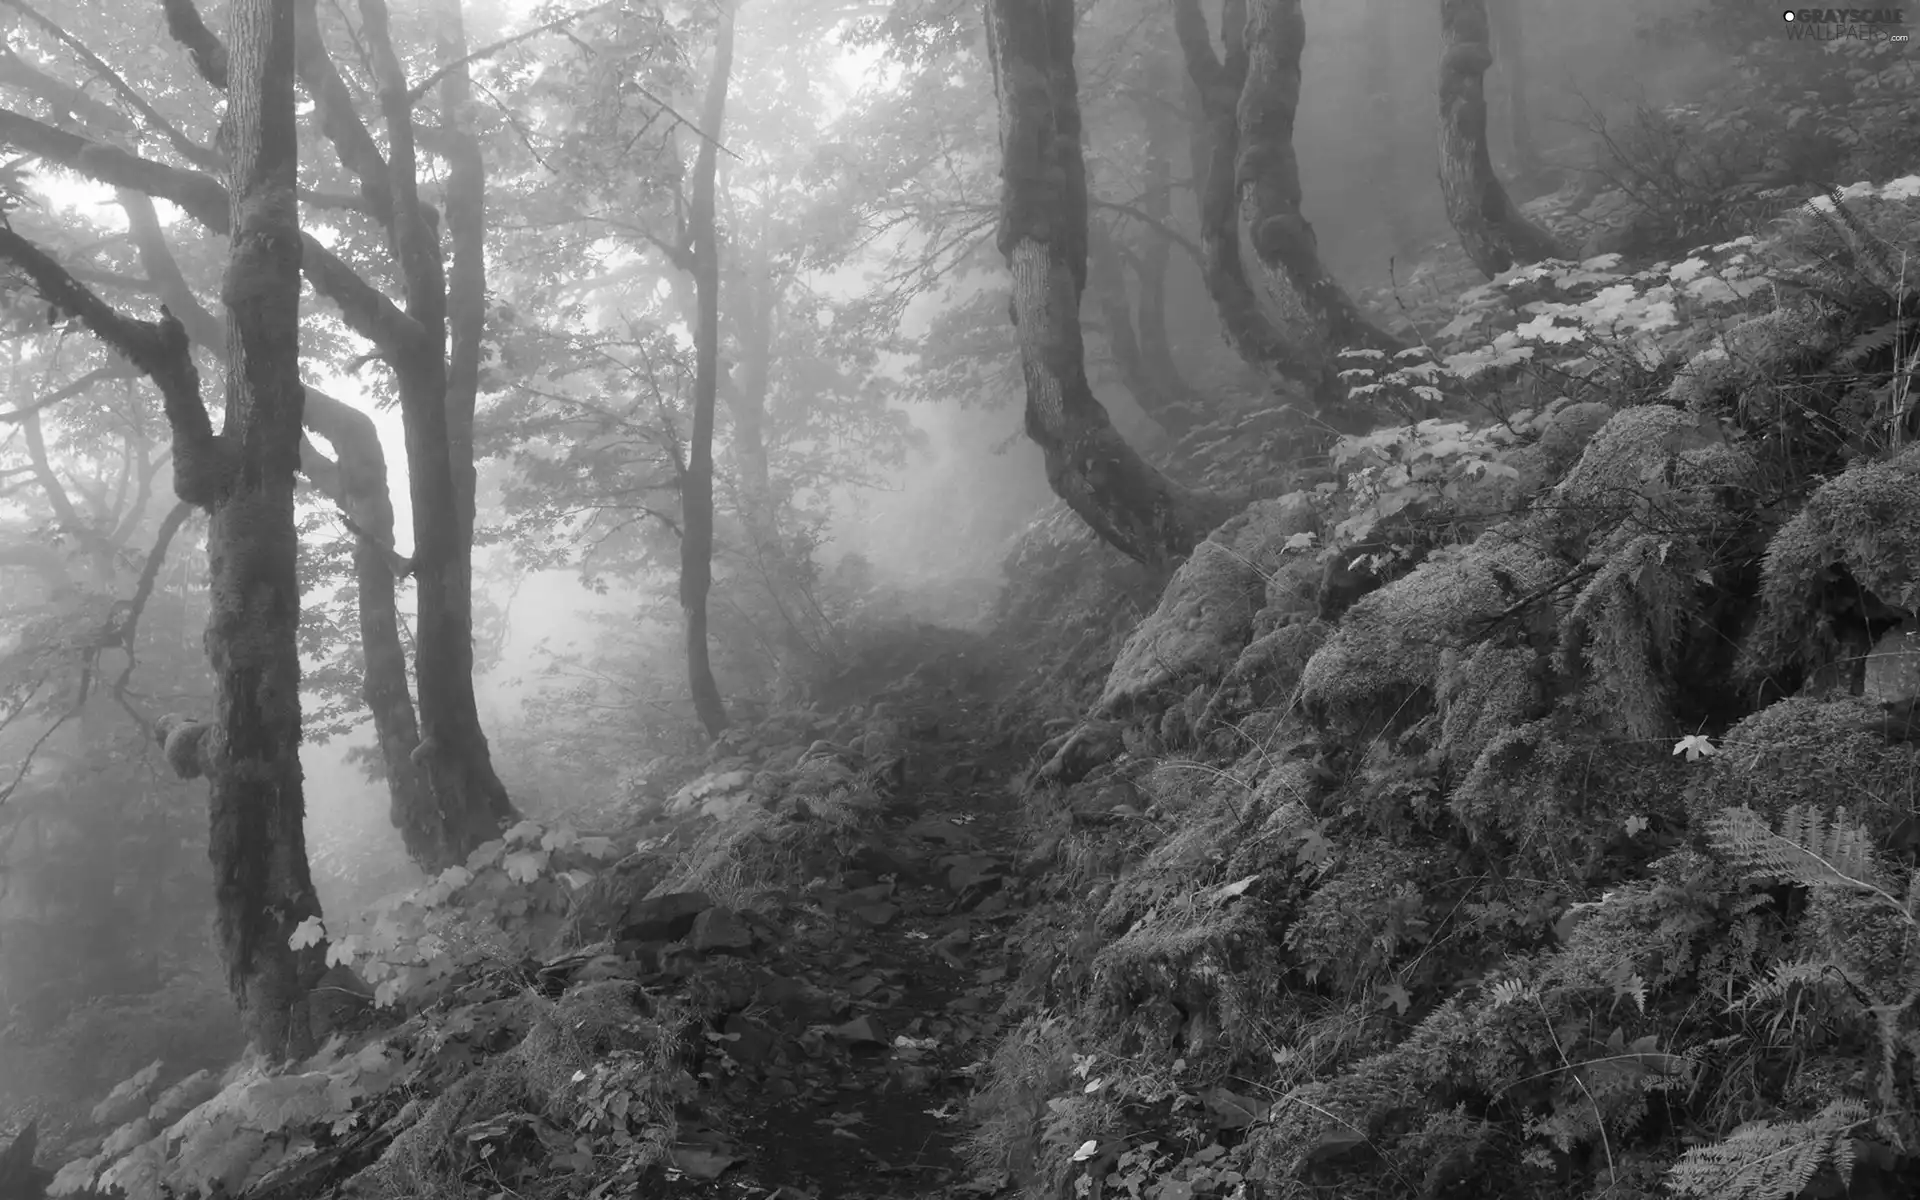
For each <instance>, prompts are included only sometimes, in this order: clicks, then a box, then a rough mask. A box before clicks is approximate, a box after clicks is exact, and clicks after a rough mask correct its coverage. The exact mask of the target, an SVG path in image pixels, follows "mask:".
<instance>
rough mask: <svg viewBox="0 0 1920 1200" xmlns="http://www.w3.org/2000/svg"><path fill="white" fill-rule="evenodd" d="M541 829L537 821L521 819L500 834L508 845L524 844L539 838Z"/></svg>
mask: <svg viewBox="0 0 1920 1200" xmlns="http://www.w3.org/2000/svg"><path fill="white" fill-rule="evenodd" d="M541 833H542V830H541V828H540V823H539V822H538V821H521V822H520V823H519V824H517V825H515V826H514V827H513V828H512V829H509V830H507V831H506V832H505V833H504V834H501V835H500V836H502V837H503V838H505V839H506V841H507V844H508V845H509V846H515V845H519V846H525V845H531V844H533V843H536V842H538V841H539V840H540V837H541Z"/></svg>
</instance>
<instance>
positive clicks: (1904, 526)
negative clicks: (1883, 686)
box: [1741, 448, 1920, 677]
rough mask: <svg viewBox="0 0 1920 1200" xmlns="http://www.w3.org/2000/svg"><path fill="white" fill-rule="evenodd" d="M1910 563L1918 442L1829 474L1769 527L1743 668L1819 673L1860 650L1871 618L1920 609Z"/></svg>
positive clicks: (1916, 560) (1918, 546)
mask: <svg viewBox="0 0 1920 1200" xmlns="http://www.w3.org/2000/svg"><path fill="white" fill-rule="evenodd" d="M1916 572H1920V448H1916V449H1911V450H1908V451H1907V452H1906V453H1904V454H1902V455H1901V456H1900V457H1898V458H1896V459H1894V460H1892V461H1891V462H1880V463H1871V464H1867V465H1865V466H1858V467H1855V468H1853V469H1852V470H1850V471H1847V472H1846V473H1845V474H1842V475H1840V476H1839V477H1837V478H1835V479H1832V480H1829V481H1828V482H1827V483H1826V484H1825V485H1823V486H1822V487H1821V488H1820V489H1819V490H1818V491H1816V492H1815V493H1814V494H1813V496H1812V497H1811V498H1810V499H1809V500H1808V501H1807V503H1806V506H1805V507H1803V508H1802V509H1801V510H1800V511H1799V512H1798V513H1796V514H1795V515H1794V517H1793V519H1792V520H1791V521H1788V522H1787V524H1786V525H1785V526H1783V527H1782V528H1781V530H1780V532H1779V533H1778V534H1776V535H1775V536H1774V539H1773V542H1772V544H1771V545H1769V546H1768V547H1767V556H1766V562H1765V564H1764V566H1763V567H1762V573H1761V588H1760V618H1759V620H1758V622H1757V623H1756V624H1755V626H1754V629H1753V633H1752V635H1751V636H1750V637H1749V638H1748V640H1747V646H1746V653H1745V655H1744V656H1743V660H1742V664H1741V665H1742V667H1743V669H1744V672H1745V673H1746V674H1747V675H1749V676H1750V677H1757V676H1763V675H1767V674H1771V673H1775V672H1793V671H1802V672H1808V673H1818V672H1820V671H1822V670H1823V669H1826V668H1830V667H1833V666H1834V665H1836V664H1838V663H1840V662H1841V660H1842V659H1850V658H1856V657H1858V656H1860V655H1864V654H1865V653H1866V651H1867V648H1868V644H1869V641H1870V632H1871V631H1872V630H1873V627H1874V625H1875V623H1879V624H1881V625H1893V624H1898V623H1899V622H1900V621H1902V620H1904V619H1907V618H1910V617H1911V616H1912V615H1913V614H1914V613H1915V612H1920V574H1916Z"/></svg>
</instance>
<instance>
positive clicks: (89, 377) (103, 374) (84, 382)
mask: <svg viewBox="0 0 1920 1200" xmlns="http://www.w3.org/2000/svg"><path fill="white" fill-rule="evenodd" d="M129 378H132V376H131V375H129V373H128V372H127V370H126V369H125V368H124V367H118V366H114V367H96V368H94V369H93V370H91V371H88V372H87V373H86V374H85V375H82V376H81V377H80V378H78V379H76V380H73V381H72V382H71V383H68V384H66V385H64V386H62V387H60V388H57V389H55V390H54V391H51V392H48V393H47V394H46V395H44V396H42V397H41V398H40V399H38V400H35V401H34V402H33V403H32V404H24V405H22V406H20V407H19V408H15V409H10V410H8V411H6V412H0V421H5V422H9V423H14V422H19V421H25V420H26V419H28V418H29V417H31V416H33V415H34V414H35V413H37V412H39V411H40V410H41V409H43V408H51V407H52V406H53V405H56V404H58V403H60V402H61V401H62V400H68V399H71V398H73V397H74V396H78V395H80V394H82V393H83V392H86V391H89V390H91V389H92V387H93V385H94V384H96V383H105V382H108V381H109V380H114V379H129Z"/></svg>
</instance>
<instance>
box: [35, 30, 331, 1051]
mask: <svg viewBox="0 0 1920 1200" xmlns="http://www.w3.org/2000/svg"><path fill="white" fill-rule="evenodd" d="M231 30H232V33H231V40H230V45H229V48H228V51H227V56H226V59H225V61H224V62H223V63H222V67H223V72H222V73H223V75H224V76H225V77H226V79H227V81H228V82H229V94H230V103H229V110H228V117H227V119H226V122H225V123H224V134H225V137H224V140H225V142H226V144H227V154H228V161H229V166H228V186H227V195H228V196H230V197H231V202H230V206H229V209H228V218H227V222H226V224H227V226H228V228H229V229H230V231H231V251H230V259H229V266H228V270H227V277H226V283H225V286H224V287H223V289H222V294H221V300H222V304H223V306H224V307H225V308H226V309H227V313H228V337H227V371H226V380H227V406H226V420H225V425H224V428H223V430H222V431H221V432H220V433H219V434H215V433H214V432H213V428H212V422H211V420H210V418H209V416H208V413H207V409H206V405H205V403H204V401H203V400H202V398H201V393H200V380H199V372H198V370H197V369H196V368H195V366H194V364H193V358H192V350H191V344H190V342H189V340H188V337H187V334H186V331H185V329H184V327H183V326H182V325H181V323H180V322H179V320H177V319H176V318H174V317H173V316H172V315H171V314H170V313H168V312H166V310H164V309H163V310H162V314H161V319H160V320H159V321H157V322H150V321H143V320H138V319H135V318H130V317H127V316H125V315H123V314H121V313H120V312H118V311H117V310H115V309H114V308H112V307H111V306H109V305H107V304H106V303H104V302H103V301H101V300H100V299H99V298H98V297H97V296H96V295H94V294H93V292H92V291H90V290H89V289H88V288H87V287H86V286H85V285H83V284H81V283H80V282H78V281H77V280H75V279H74V278H73V276H72V275H71V274H70V273H68V272H67V271H66V270H65V269H63V268H62V267H61V266H60V265H59V264H58V263H56V262H55V261H54V260H53V259H52V258H51V257H49V256H48V255H47V254H45V253H44V252H43V251H41V250H40V249H39V248H38V247H37V246H35V245H33V244H32V243H31V242H29V241H27V240H26V239H25V238H23V237H21V236H20V235H19V234H17V233H14V232H13V231H12V230H11V229H7V230H4V231H0V254H4V255H5V257H6V258H8V259H9V260H11V261H12V262H13V263H14V264H15V266H17V267H18V268H19V269H20V270H21V272H22V273H23V274H24V275H25V276H26V277H27V278H28V279H29V280H31V281H32V283H33V285H34V287H35V289H36V290H37V291H38V292H39V293H40V294H41V295H42V296H43V297H44V298H45V299H46V300H47V301H48V303H49V304H51V305H53V306H54V307H55V308H57V309H58V310H60V311H63V312H69V313H73V314H75V315H76V316H77V317H78V318H79V319H80V320H82V321H83V322H85V324H86V325H87V326H88V328H90V329H91V330H92V331H93V332H94V333H95V334H96V335H97V336H98V337H100V338H101V340H102V341H104V342H106V343H107V344H109V345H111V346H112V347H113V348H114V349H115V350H117V351H118V352H119V353H120V354H122V355H123V356H124V357H126V358H127V359H128V360H129V361H131V362H132V363H133V364H134V365H135V366H136V367H138V368H139V369H140V370H141V371H143V372H144V373H145V374H147V375H148V376H149V377H150V378H151V379H152V380H153V382H154V383H155V385H156V386H157V387H158V388H159V389H160V392H161V397H162V400H163V404H164V408H165V411H166V415H167V422H168V425H169V427H170V428H171V429H172V431H173V436H174V448H173V458H174V490H175V492H176V494H178V495H179V497H180V499H181V500H183V501H185V502H186V503H188V504H192V505H195V506H197V507H201V508H205V509H206V510H207V511H208V513H209V514H210V518H211V520H210V523H209V528H208V560H209V565H210V567H211V574H212V580H211V589H210V590H211V596H212V603H211V609H210V615H209V619H208V624H207V655H208V659H209V661H210V663H211V665H212V667H213V671H214V676H215V712H214V718H213V720H212V721H208V722H202V721H192V720H183V719H180V718H178V717H171V716H170V717H166V718H162V719H161V721H160V722H158V724H157V726H156V732H157V733H158V734H159V735H160V736H161V737H162V738H164V739H165V744H166V749H167V758H168V761H169V762H170V764H171V765H172V766H173V767H174V768H175V770H176V771H177V772H178V773H179V774H181V775H182V776H185V777H188V778H194V777H199V776H205V777H206V778H207V779H208V781H209V785H210V796H209V814H210V821H209V826H210V829H211V837H210V842H209V856H210V857H211V859H212V861H213V865H214V909H215V929H216V936H217V940H218V943H219V948H220V953H221V958H222V961H223V964H224V966H225V968H226V972H227V984H228V988H229V990H230V991H231V992H232V994H233V997H234V1000H235V1002H236V1004H237V1005H238V1007H239V1009H240V1016H241V1021H242V1024H243V1026H244V1027H245V1029H246V1031H247V1034H248V1036H249V1038H250V1040H251V1041H252V1042H253V1043H254V1045H256V1046H257V1047H258V1048H259V1049H260V1050H262V1051H263V1052H265V1053H267V1054H268V1055H270V1056H272V1057H275V1058H284V1057H295V1056H299V1055H302V1054H305V1053H307V1052H308V1051H309V1050H310V1048H311V1045H312V1029H311V1027H310V1024H309V1022H308V1019H307V1014H306V1008H305V999H306V994H307V989H308V988H309V986H310V985H311V984H312V982H313V981H314V980H315V979H317V978H318V977H319V973H320V970H319V968H320V966H321V960H320V958H319V954H318V951H317V948H311V947H310V948H308V949H306V950H304V951H301V950H295V949H293V948H292V947H291V945H290V944H289V943H290V938H291V936H292V934H293V931H294V929H295V927H297V926H298V925H299V924H300V923H301V922H302V921H304V920H306V919H307V918H309V917H316V916H318V915H319V902H318V899H317V898H316V897H315V895H314V891H313V884H312V881H311V879H310V878H309V874H308V866H307V854H306V840H305V830H304V820H305V816H306V810H305V799H304V796H303V794H302V789H301V774H300V757H299V747H300V657H299V648H298V642H297V626H298V621H299V612H300V587H299V579H298V574H297V570H296V562H295V560H296V557H297V553H298V545H297V541H296V538H295V535H294V524H293V490H294V473H295V470H296V469H297V467H298V464H299V454H300V412H301V404H302V392H301V387H300V382H299V374H298V371H299V298H300V267H301V259H302V249H301V235H300V231H299V225H298V221H297V215H296V199H295V189H296V184H297V175H296V164H297V146H298V141H297V138H296V137H295V126H294V102H293V70H292V68H293V59H294V23H293V14H292V12H291V10H290V9H289V8H288V7H287V6H286V5H285V4H284V3H278V2H276V0H235V3H234V4H233V6H232V9H231Z"/></svg>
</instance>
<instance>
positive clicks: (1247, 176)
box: [1174, 0, 1404, 416]
mask: <svg viewBox="0 0 1920 1200" xmlns="http://www.w3.org/2000/svg"><path fill="white" fill-rule="evenodd" d="M1174 17H1175V27H1176V30H1177V32H1178V34H1179V37H1180V45H1181V47H1182V49H1183V51H1184V52H1185V55H1186V60H1187V69H1188V72H1189V74H1191V76H1192V78H1193V81H1194V83H1195V85H1196V86H1197V87H1198V88H1199V91H1200V96H1201V110H1202V113H1203V115H1204V117H1205V119H1206V133H1207V138H1208V141H1209V143H1210V145H1211V154H1210V156H1209V159H1208V163H1207V175H1206V183H1205V185H1204V187H1205V193H1204V194H1205V199H1204V201H1203V204H1202V221H1201V233H1202V240H1203V242H1204V243H1205V244H1206V245H1207V246H1208V253H1207V259H1208V264H1209V270H1208V273H1207V283H1208V290H1209V291H1211V292H1212V293H1213V296H1214V300H1215V303H1216V304H1218V305H1219V307H1220V313H1221V319H1222V321H1223V322H1225V323H1226V324H1227V325H1228V328H1229V329H1230V330H1233V329H1238V330H1239V331H1240V335H1239V336H1238V337H1235V338H1233V339H1232V340H1233V342H1234V348H1235V349H1237V350H1239V351H1240V353H1241V355H1242V357H1245V358H1246V359H1247V361H1248V362H1250V363H1252V364H1254V365H1255V366H1259V367H1263V368H1265V369H1266V370H1268V371H1269V372H1270V373H1271V374H1272V375H1274V376H1276V377H1286V378H1292V379H1296V380H1298V381H1300V382H1302V383H1304V384H1306V385H1307V386H1308V387H1309V389H1310V390H1311V391H1312V393H1313V396H1314V399H1315V406H1316V408H1318V409H1319V411H1320V413H1321V414H1322V415H1323V416H1332V415H1334V414H1335V412H1336V410H1338V409H1339V408H1340V407H1341V406H1342V405H1343V404H1344V402H1345V399H1346V389H1345V387H1344V386H1343V385H1342V384H1341V383H1340V380H1339V376H1338V375H1337V374H1336V373H1335V370H1334V367H1333V363H1334V357H1335V353H1336V352H1338V351H1340V350H1348V349H1369V350H1381V351H1385V352H1387V353H1392V352H1394V351H1397V350H1400V349H1403V348H1404V343H1403V342H1401V341H1400V339H1398V338H1396V337H1394V336H1393V335H1391V334H1389V333H1387V332H1386V331H1385V330H1384V329H1382V328H1380V327H1379V326H1378V325H1376V324H1375V323H1374V322H1373V320H1372V319H1371V318H1369V317H1368V316H1367V315H1366V313H1365V312H1363V311H1362V310H1361V308H1360V306H1359V305H1357V304H1355V303H1354V301H1353V299H1352V297H1350V296H1349V295H1347V292H1346V289H1344V288H1343V287H1341V286H1340V283H1339V281H1338V280H1336V279H1334V278H1333V276H1332V275H1331V274H1329V273H1328V271H1327V269H1326V267H1325V265H1324V264H1322V263H1321V261H1320V253H1319V249H1318V245H1317V241H1316V239H1315V237H1314V233H1313V227H1312V226H1311V225H1310V224H1308V223H1307V220H1306V218H1305V217H1304V216H1303V215H1302V214H1301V212H1300V164H1299V161H1298V159H1297V157H1296V156H1295V154H1294V150H1293V127H1294V118H1295V115H1296V114H1297V112H1298V110H1299V107H1300V56H1301V53H1302V51H1303V50H1304V49H1305V46H1306V20H1305V17H1304V15H1303V14H1302V12H1301V5H1300V3H1299V0H1228V2H1227V4H1226V6H1225V8H1224V10H1223V11H1222V15H1221V35H1222V38H1223V40H1224V42H1225V45H1226V53H1225V55H1224V57H1222V56H1218V55H1216V54H1215V53H1214V49H1213V39H1212V37H1211V35H1210V34H1209V33H1208V31H1207V27H1206V18H1205V16H1204V15H1203V14H1202V13H1201V11H1200V6H1199V0H1174ZM1243 230H1244V231H1245V235H1246V239H1247V242H1248V248H1249V249H1251V250H1252V251H1253V259H1254V262H1255V263H1256V264H1257V265H1258V266H1259V268H1260V270H1259V272H1258V276H1257V278H1256V279H1255V280H1253V281H1249V280H1248V279H1247V277H1246V274H1245V268H1244V267H1243V266H1242V258H1241V253H1240V247H1241V236H1242V231H1243ZM1256 285H1257V286H1256ZM1290 309H1299V310H1303V311H1304V316H1305V318H1306V322H1307V324H1308V325H1309V328H1308V329H1307V330H1305V331H1301V332H1283V331H1282V330H1280V329H1279V328H1278V327H1277V325H1276V324H1275V322H1274V320H1273V319H1272V318H1271V317H1270V316H1269V315H1268V314H1271V313H1284V312H1287V311H1289V310H1290Z"/></svg>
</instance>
